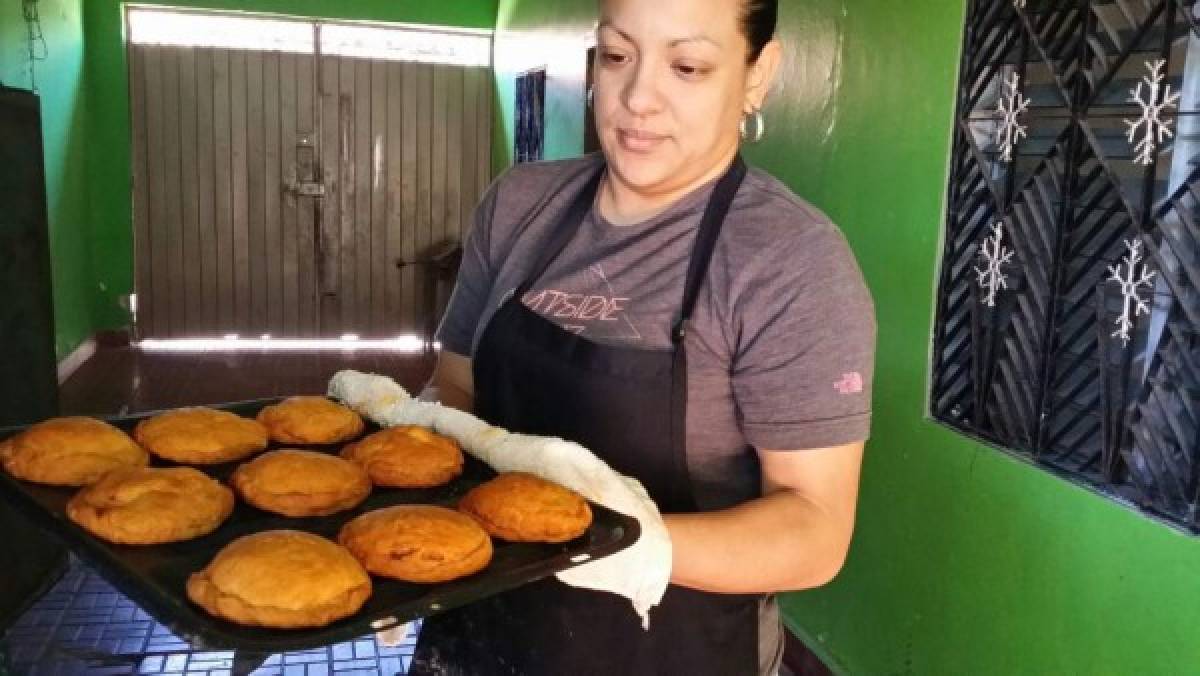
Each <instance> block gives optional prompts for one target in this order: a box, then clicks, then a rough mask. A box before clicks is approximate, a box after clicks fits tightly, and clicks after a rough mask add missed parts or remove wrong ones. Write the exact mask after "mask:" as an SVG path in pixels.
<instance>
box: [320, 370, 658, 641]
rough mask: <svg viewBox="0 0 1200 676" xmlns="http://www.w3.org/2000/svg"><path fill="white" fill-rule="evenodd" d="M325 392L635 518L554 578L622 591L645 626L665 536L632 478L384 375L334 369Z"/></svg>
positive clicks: (382, 421)
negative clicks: (619, 539) (625, 536)
mask: <svg viewBox="0 0 1200 676" xmlns="http://www.w3.org/2000/svg"><path fill="white" fill-rule="evenodd" d="M329 396H331V397H333V398H335V399H338V400H340V401H342V402H343V403H344V404H346V405H347V406H349V407H350V408H352V409H354V410H355V411H358V412H359V413H361V414H362V415H364V416H366V417H368V418H370V419H371V420H373V421H375V422H376V423H377V424H379V425H381V426H384V427H391V426H395V425H421V426H423V427H428V428H431V429H433V430H434V431H436V432H437V433H438V434H443V435H445V436H448V437H450V438H452V439H454V440H455V441H457V442H458V443H459V445H460V446H462V448H463V450H465V451H467V452H468V453H470V454H471V455H473V456H475V457H476V458H479V459H480V460H482V461H483V462H485V463H487V464H488V465H490V466H491V467H492V469H494V470H496V471H497V472H529V473H531V474H536V475H538V476H540V477H542V478H544V479H548V480H550V481H553V482H555V483H558V484H561V485H563V486H566V487H568V488H570V489H572V490H574V491H576V492H578V493H579V494H580V495H582V496H584V497H585V498H587V499H588V500H591V501H592V502H595V503H597V504H601V505H604V506H605V507H608V508H609V509H611V510H614V511H617V512H620V513H622V514H626V515H629V516H632V517H634V518H635V519H637V520H638V523H639V524H640V525H641V529H642V534H641V537H640V538H638V540H637V542H635V543H634V544H633V545H631V546H630V547H628V548H626V549H623V550H621V551H619V552H617V553H616V554H613V555H611V556H606V557H604V558H601V559H597V560H595V561H592V562H590V563H586V564H583V565H580V566H576V567H575V568H570V569H568V570H564V571H561V572H559V573H557V574H556V575H557V577H558V579H559V580H562V581H563V582H565V583H566V584H569V585H572V586H574V587H583V588H586V589H593V590H597V591H606V592H612V593H614V594H619V595H621V596H624V597H625V598H627V599H629V600H630V602H632V603H633V608H634V610H635V611H636V612H637V614H638V615H639V616H641V618H642V626H643V628H649V626H650V618H649V613H650V609H651V608H652V607H654V606H656V605H658V603H659V602H660V601H661V600H662V597H663V594H664V593H665V592H666V589H667V584H668V582H669V581H670V577H671V539H670V537H669V536H668V535H667V527H666V524H664V523H663V519H662V515H661V514H659V512H658V506H657V505H655V504H654V501H653V500H652V499H650V496H649V494H648V493H647V492H646V489H645V487H643V486H642V484H641V483H640V482H639V481H637V480H636V479H633V478H630V477H627V476H624V475H621V474H618V473H617V472H615V471H614V470H613V469H612V468H611V467H609V466H608V465H607V464H605V463H604V461H602V460H600V459H599V458H597V457H596V456H595V455H594V454H593V453H592V452H591V451H589V450H588V449H586V448H584V447H583V446H580V445H579V444H576V443H573V442H570V441H564V440H562V439H558V438H551V437H538V436H531V435H526V434H515V433H511V432H509V431H508V430H505V429H502V428H499V427H493V426H492V425H489V424H487V423H486V422H484V421H482V420H480V419H479V418H476V417H475V416H473V415H471V414H469V413H465V412H463V411H459V410H457V409H453V408H450V407H448V406H442V405H441V404H438V403H436V402H426V401H419V400H417V399H414V398H413V397H411V396H410V395H409V394H408V392H406V391H405V390H404V388H402V387H400V386H399V385H397V384H396V382H395V381H393V380H392V379H391V378H388V377H386V376H380V375H370V374H365V373H359V372H357V371H340V372H338V373H337V374H335V375H334V376H333V378H332V379H331V380H330V381H329Z"/></svg>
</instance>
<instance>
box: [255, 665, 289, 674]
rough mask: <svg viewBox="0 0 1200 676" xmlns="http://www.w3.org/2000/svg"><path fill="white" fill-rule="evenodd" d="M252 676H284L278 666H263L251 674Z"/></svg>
mask: <svg viewBox="0 0 1200 676" xmlns="http://www.w3.org/2000/svg"><path fill="white" fill-rule="evenodd" d="M250 676H283V669H281V668H280V667H278V666H270V667H267V666H263V667H259V668H257V669H255V670H254V671H252V672H250Z"/></svg>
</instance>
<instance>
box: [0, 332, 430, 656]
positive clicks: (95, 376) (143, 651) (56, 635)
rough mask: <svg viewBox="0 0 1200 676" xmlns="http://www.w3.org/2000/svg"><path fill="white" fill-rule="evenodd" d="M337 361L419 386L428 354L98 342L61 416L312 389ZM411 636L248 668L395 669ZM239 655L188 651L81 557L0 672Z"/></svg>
mask: <svg viewBox="0 0 1200 676" xmlns="http://www.w3.org/2000/svg"><path fill="white" fill-rule="evenodd" d="M343 368H353V369H358V370H361V371H370V372H375V373H383V374H386V375H389V376H392V377H393V378H395V379H396V381H397V382H398V383H400V384H401V385H402V386H404V387H405V388H408V389H409V390H410V391H415V390H417V389H419V388H420V386H421V385H422V384H423V383H424V382H425V381H426V380H427V379H428V377H429V374H430V373H431V371H432V368H433V362H432V361H431V360H430V359H429V358H427V357H424V356H421V355H404V354H397V353H389V352H369V351H357V352H350V351H336V352H322V353H301V354H290V353H236V354H230V353H219V352H208V353H199V354H147V353H144V352H140V351H138V350H136V349H134V348H130V347H122V348H104V349H102V350H101V351H100V352H99V353H97V355H96V356H95V357H93V358H92V359H91V360H89V361H88V362H87V363H86V364H84V365H83V366H82V367H81V368H80V369H79V371H78V372H77V373H76V374H75V375H74V376H73V377H72V378H71V379H70V380H68V381H67V382H66V383H64V385H63V387H62V389H61V392H60V407H61V410H62V413H63V414H67V415H81V414H82V415H117V414H125V413H136V412H139V411H147V410H155V409H161V408H169V407H175V406H185V405H189V404H211V403H219V402H227V401H239V400H246V399H256V398H262V397H272V396H283V395H289V394H309V393H314V394H315V393H322V392H324V390H325V384H326V383H327V382H328V380H329V377H330V376H331V375H333V373H335V372H336V371H338V370H340V369H343ZM2 575H3V574H2V573H0V577H2ZM415 641H416V634H415V632H413V633H411V634H410V635H409V636H407V637H406V638H405V639H404V640H403V641H401V642H400V644H399V645H396V646H391V647H389V646H386V645H383V644H382V643H380V642H379V641H378V640H377V639H376V637H375V636H370V635H368V636H364V637H361V638H359V639H357V640H355V641H352V642H348V643H339V644H336V645H331V646H326V647H324V648H319V649H316V650H307V651H302V652H295V653H283V654H279V655H271V656H269V657H267V658H266V661H265V662H263V663H262V665H261V666H259V667H258V668H257V669H254V670H253V671H250V672H249V673H253V674H255V675H256V676H258V675H263V676H274V675H278V676H318V675H319V676H329V675H333V674H336V675H337V676H351V675H354V676H359V675H362V676H366V675H368V674H369V675H372V676H376V675H378V676H392V675H393V674H402V673H404V672H405V671H406V670H407V667H408V660H409V659H411V657H412V651H413V645H414V643H415ZM235 659H236V656H235V654H234V653H233V652H232V651H193V650H192V648H191V646H190V645H188V644H187V643H185V642H184V641H182V640H181V639H180V638H178V637H177V636H174V635H173V634H171V632H170V631H169V630H168V629H167V628H166V627H164V626H163V625H161V624H159V623H158V622H156V621H154V619H153V618H151V617H150V616H149V615H147V614H146V613H145V612H144V611H143V610H142V609H141V608H138V607H137V606H136V605H135V604H134V603H133V602H132V601H130V600H129V599H128V598H126V597H125V596H123V595H122V594H120V593H119V592H118V591H116V590H115V589H113V588H112V586H110V585H109V584H108V583H107V582H105V581H104V580H103V579H101V578H100V577H99V576H98V575H96V574H95V573H94V572H92V571H91V570H90V569H89V568H87V567H86V566H85V565H83V564H82V563H80V562H78V561H73V562H72V565H71V567H70V569H69V571H68V572H67V574H66V575H65V576H64V577H63V579H62V580H61V581H59V582H58V584H56V585H55V586H54V588H53V589H51V590H50V591H49V592H47V593H46V594H45V595H44V596H43V597H42V598H41V599H39V600H38V601H37V603H35V604H34V606H33V607H32V608H30V610H29V611H28V612H26V613H25V614H24V615H23V616H22V617H21V618H20V619H19V620H18V621H17V623H16V624H15V625H14V626H13V627H12V628H11V629H10V630H9V631H8V633H7V634H5V636H4V637H3V639H2V640H0V676H5V675H6V674H12V675H13V676H17V675H20V676H26V675H28V676H74V675H75V674H89V675H91V674H94V675H97V676H105V675H108V674H179V675H180V676H183V675H185V674H186V675H192V674H232V673H233V672H234V669H235ZM243 659H244V657H243ZM237 666H238V667H243V668H239V669H238V671H239V672H240V673H246V672H247V671H249V669H248V668H245V667H246V665H244V664H239V665H237ZM255 666H257V665H255Z"/></svg>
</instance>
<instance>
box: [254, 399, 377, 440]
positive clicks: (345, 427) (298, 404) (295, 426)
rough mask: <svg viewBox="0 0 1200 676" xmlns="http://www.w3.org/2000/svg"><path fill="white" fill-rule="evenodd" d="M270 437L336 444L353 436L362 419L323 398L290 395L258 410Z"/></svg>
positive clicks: (358, 431)
mask: <svg viewBox="0 0 1200 676" xmlns="http://www.w3.org/2000/svg"><path fill="white" fill-rule="evenodd" d="M258 421H259V422H260V423H262V424H263V425H264V426H266V428H267V433H268V434H269V435H270V436H271V438H272V439H274V440H275V441H278V442H280V443H283V444H338V443H341V442H343V441H349V440H351V439H354V438H357V437H358V435H360V434H362V431H363V420H362V418H360V417H359V415H358V414H357V413H355V412H354V411H352V410H350V409H348V408H346V407H345V406H342V405H341V404H338V403H335V402H332V401H330V400H328V399H326V398H325V397H291V398H290V399H285V400H284V401H281V402H280V403H278V404H274V405H272V406H267V407H266V408H264V409H263V410H261V411H259V412H258Z"/></svg>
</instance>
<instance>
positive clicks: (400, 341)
mask: <svg viewBox="0 0 1200 676" xmlns="http://www.w3.org/2000/svg"><path fill="white" fill-rule="evenodd" d="M136 345H137V347H138V349H140V350H144V351H146V352H243V351H244V352H264V351H273V352H320V351H323V350H327V351H345V350H383V351H388V352H404V353H410V354H415V353H419V352H424V351H425V349H426V343H425V341H424V340H422V339H421V338H420V337H418V336H415V335H411V334H408V335H403V336H397V337H395V338H387V339H377V340H362V339H360V338H359V337H358V336H357V335H354V334H346V335H344V336H342V337H341V338H338V339H333V340H306V339H295V340H289V339H286V338H271V337H270V336H269V335H263V336H260V337H257V338H240V337H238V335H237V334H235V333H231V334H228V335H226V336H224V337H223V338H171V339H167V340H159V339H152V338H151V339H146V340H142V341H139V342H137V343H136ZM441 347H442V344H441V343H439V342H436V341H435V342H434V343H433V349H435V350H440V349H441Z"/></svg>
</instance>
